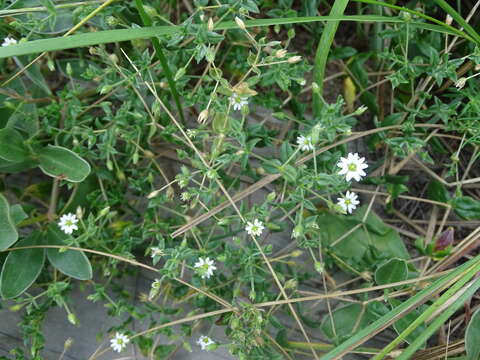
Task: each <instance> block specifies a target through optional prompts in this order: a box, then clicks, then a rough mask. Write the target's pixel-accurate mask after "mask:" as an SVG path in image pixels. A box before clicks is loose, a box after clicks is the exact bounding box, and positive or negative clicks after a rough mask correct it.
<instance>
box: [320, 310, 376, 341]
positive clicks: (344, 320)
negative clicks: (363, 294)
mask: <svg viewBox="0 0 480 360" xmlns="http://www.w3.org/2000/svg"><path fill="white" fill-rule="evenodd" d="M332 322H333V325H334V327H335V331H334V330H333V328H332ZM368 323H369V317H368V315H367V312H366V311H364V308H363V306H362V305H361V304H349V305H347V306H343V307H341V308H338V309H336V310H334V311H333V312H332V318H330V316H329V315H328V314H327V315H325V316H324V318H323V320H322V325H321V327H320V328H321V330H322V332H323V333H324V334H325V336H326V337H328V338H329V339H330V341H332V342H335V343H338V342H340V341H343V340H344V339H346V338H348V337H349V336H350V334H352V332H354V331H357V330H359V329H362V328H364V327H365V326H367V325H368Z"/></svg>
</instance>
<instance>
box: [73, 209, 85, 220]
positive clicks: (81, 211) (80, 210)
mask: <svg viewBox="0 0 480 360" xmlns="http://www.w3.org/2000/svg"><path fill="white" fill-rule="evenodd" d="M75 213H76V215H77V218H79V219H81V218H83V209H82V208H81V207H80V206H77V210H76V212H75Z"/></svg>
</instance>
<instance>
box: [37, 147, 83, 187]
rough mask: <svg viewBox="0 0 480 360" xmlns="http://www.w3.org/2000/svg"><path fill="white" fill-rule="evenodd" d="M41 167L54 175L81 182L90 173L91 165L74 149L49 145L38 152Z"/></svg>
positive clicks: (50, 174)
mask: <svg viewBox="0 0 480 360" xmlns="http://www.w3.org/2000/svg"><path fill="white" fill-rule="evenodd" d="M38 155H39V160H40V169H42V171H43V172H44V173H45V174H47V175H49V176H53V177H59V178H63V179H65V180H68V181H71V182H81V181H83V180H84V179H85V178H86V177H87V176H88V174H90V165H89V164H88V163H87V162H86V161H85V160H83V159H82V158H81V157H80V156H78V155H77V154H75V153H74V152H73V151H70V150H68V149H65V148H63V147H60V146H53V145H49V146H47V147H45V148H43V149H41V150H40V151H39V152H38Z"/></svg>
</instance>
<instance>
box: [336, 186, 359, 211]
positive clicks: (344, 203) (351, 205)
mask: <svg viewBox="0 0 480 360" xmlns="http://www.w3.org/2000/svg"><path fill="white" fill-rule="evenodd" d="M337 200H338V203H337V204H338V205H340V207H341V208H342V209H343V211H345V212H347V213H349V214H351V213H352V211H353V210H355V209H356V208H357V205H358V204H360V201H358V195H357V194H355V193H354V192H353V191H352V192H350V191H347V193H346V194H345V196H344V197H339V198H337Z"/></svg>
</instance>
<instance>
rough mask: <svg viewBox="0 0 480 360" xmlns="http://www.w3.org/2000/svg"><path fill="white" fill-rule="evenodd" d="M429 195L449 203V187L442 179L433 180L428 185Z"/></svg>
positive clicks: (436, 199) (433, 198)
mask: <svg viewBox="0 0 480 360" xmlns="http://www.w3.org/2000/svg"><path fill="white" fill-rule="evenodd" d="M427 196H428V198H429V199H432V200H435V201H440V202H443V203H448V201H449V200H450V194H449V193H448V190H447V188H446V187H445V185H443V184H442V183H441V182H440V181H437V180H432V181H430V183H429V184H428V186H427Z"/></svg>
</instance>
